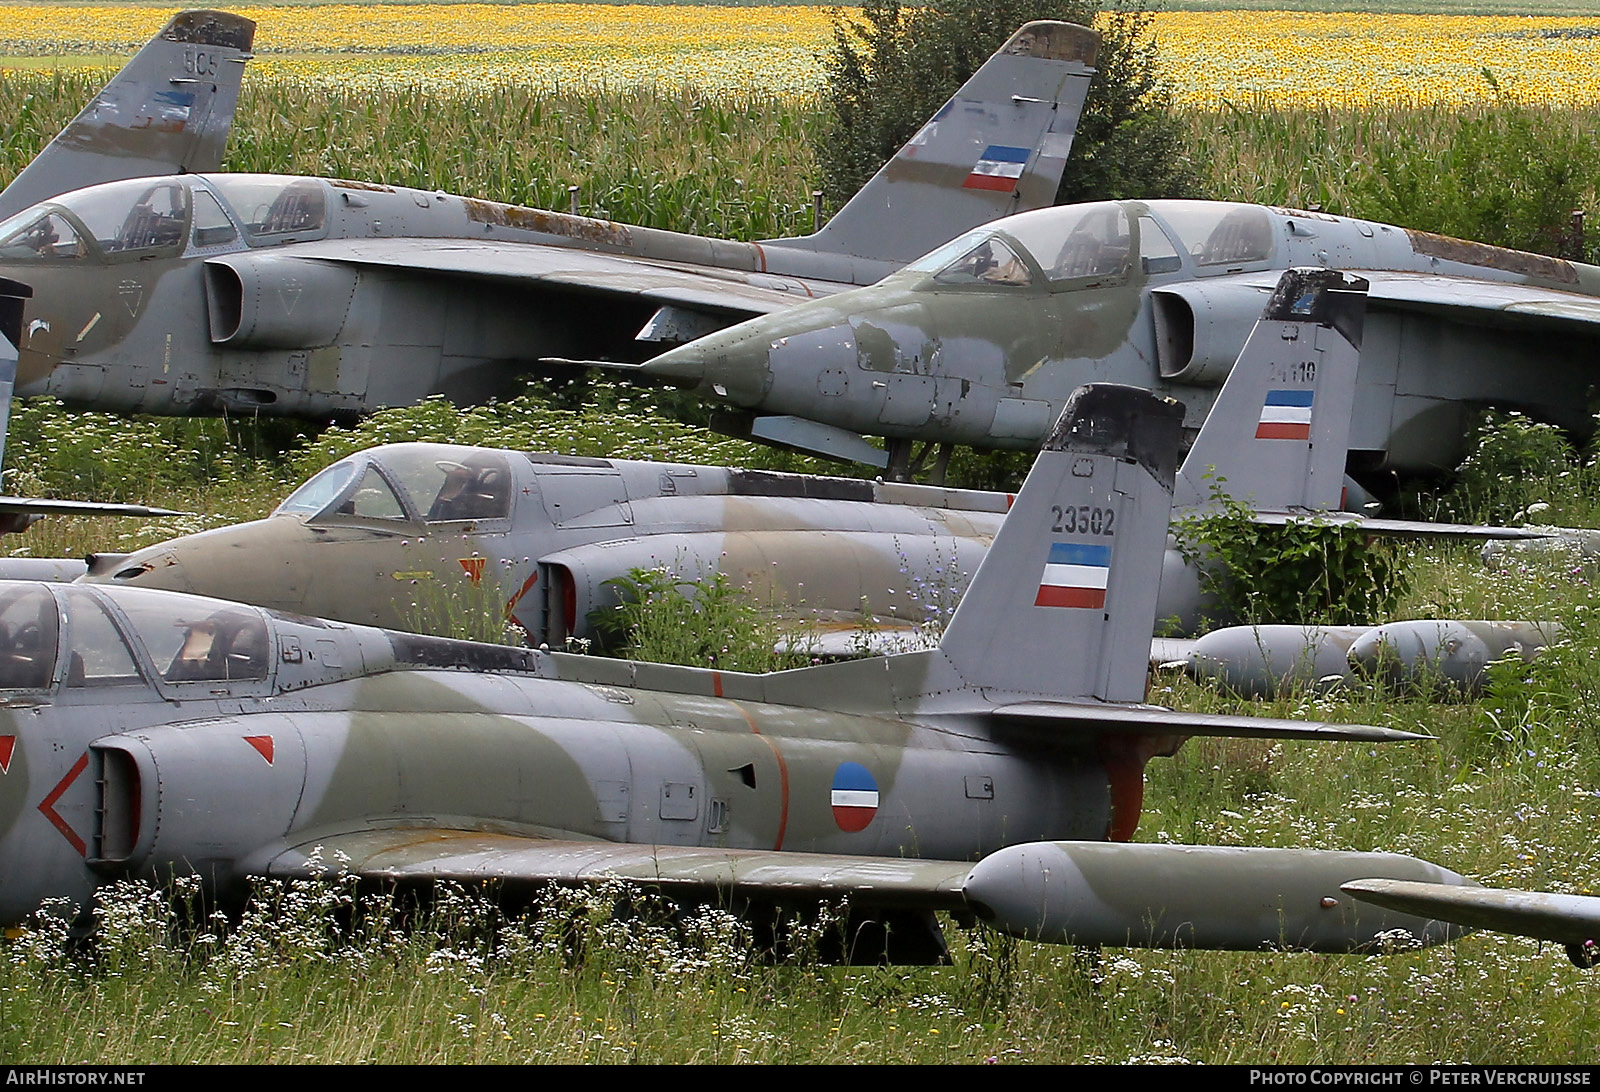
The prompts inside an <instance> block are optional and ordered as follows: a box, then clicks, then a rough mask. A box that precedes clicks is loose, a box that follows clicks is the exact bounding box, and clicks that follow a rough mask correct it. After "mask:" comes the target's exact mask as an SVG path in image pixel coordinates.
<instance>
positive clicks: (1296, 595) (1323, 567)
mask: <svg viewBox="0 0 1600 1092" xmlns="http://www.w3.org/2000/svg"><path fill="white" fill-rule="evenodd" d="M1211 501H1212V506H1213V510H1212V511H1211V512H1210V513H1208V514H1206V515H1202V516H1190V517H1188V518H1186V519H1182V520H1179V521H1177V522H1176V523H1175V524H1174V534H1175V535H1176V537H1177V540H1178V546H1179V549H1180V550H1182V552H1183V554H1184V557H1185V558H1186V559H1187V560H1188V561H1189V562H1190V563H1191V564H1195V565H1198V566H1199V571H1200V589H1201V591H1202V592H1203V593H1205V594H1206V595H1207V596H1208V597H1210V598H1211V599H1212V600H1213V601H1214V602H1216V603H1217V604H1218V606H1219V610H1220V613H1221V615H1222V617H1221V618H1218V619H1216V621H1218V622H1227V623H1247V624H1251V625H1269V624H1275V623H1284V624H1293V625H1312V624H1318V625H1354V624H1357V623H1371V622H1376V621H1382V620H1385V619H1387V617H1388V616H1389V615H1391V614H1392V613H1393V612H1394V608H1395V606H1396V604H1397V603H1399V601H1400V599H1401V597H1402V596H1404V595H1405V593H1406V590H1407V580H1408V578H1407V574H1406V569H1405V567H1404V565H1403V563H1402V561H1401V559H1400V558H1399V557H1398V556H1397V555H1396V554H1395V552H1394V549H1393V548H1392V547H1391V546H1389V545H1388V544H1386V543H1381V542H1376V541H1373V540H1372V539H1370V538H1369V537H1368V536H1367V535H1365V534H1363V533H1362V532H1361V531H1359V530H1358V529H1356V528H1352V527H1345V526H1339V525H1336V524H1332V523H1327V522H1323V521H1319V520H1296V521H1294V522H1292V523H1288V524H1286V525H1284V526H1281V527H1272V526H1267V525H1264V524H1261V523H1257V522H1256V521H1255V519H1254V513H1253V512H1252V511H1251V510H1250V509H1249V508H1248V507H1246V506H1245V505H1243V504H1241V503H1239V502H1238V501H1236V500H1234V499H1233V498H1232V497H1230V496H1228V495H1227V494H1226V493H1225V492H1223V491H1222V486H1221V480H1220V479H1219V480H1218V481H1217V482H1215V483H1214V484H1213V486H1212V493H1211Z"/></svg>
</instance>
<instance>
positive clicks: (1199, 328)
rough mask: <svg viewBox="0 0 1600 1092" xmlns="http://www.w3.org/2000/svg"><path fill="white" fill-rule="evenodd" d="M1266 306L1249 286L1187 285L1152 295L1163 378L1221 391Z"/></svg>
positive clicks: (1154, 291)
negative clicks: (1241, 346) (1215, 388)
mask: <svg viewBox="0 0 1600 1092" xmlns="http://www.w3.org/2000/svg"><path fill="white" fill-rule="evenodd" d="M1266 302H1267V292H1266V291H1263V290H1262V289H1259V288H1256V287H1255V286H1253V285H1241V284H1207V283H1206V282H1205V281H1189V282H1185V283H1181V284H1172V285H1167V286H1166V287H1163V288H1155V289H1151V291H1150V304H1151V311H1152V314H1153V315H1154V318H1155V324H1156V361H1157V363H1158V365H1159V366H1160V369H1161V378H1163V379H1166V380H1170V381H1171V382H1174V383H1195V384H1199V385H1201V386H1206V387H1220V386H1221V385H1222V383H1223V381H1224V380H1225V379H1227V378H1228V373H1229V372H1230V371H1232V370H1233V362H1234V361H1235V360H1236V359H1238V356H1239V346H1240V345H1242V344H1244V339H1245V337H1246V336H1248V334H1249V333H1250V330H1251V329H1252V328H1253V327H1254V326H1255V324H1256V320H1257V319H1258V318H1260V317H1261V308H1262V307H1264V306H1265V305H1266Z"/></svg>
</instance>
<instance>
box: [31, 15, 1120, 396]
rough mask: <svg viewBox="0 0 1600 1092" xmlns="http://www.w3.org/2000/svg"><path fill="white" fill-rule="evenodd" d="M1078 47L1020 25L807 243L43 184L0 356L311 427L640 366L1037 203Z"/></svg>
mask: <svg viewBox="0 0 1600 1092" xmlns="http://www.w3.org/2000/svg"><path fill="white" fill-rule="evenodd" d="M1098 45H1099V35H1098V34H1096V33H1095V32H1094V31H1091V30H1087V29H1085V28H1082V27H1077V26H1073V25H1071V24H1067V23H1054V22H1037V23H1030V24H1028V25H1027V26H1025V27H1023V28H1022V29H1021V30H1019V31H1018V32H1017V33H1016V34H1014V35H1013V36H1012V37H1011V39H1010V40H1009V41H1008V42H1006V44H1005V45H1003V46H1002V47H1001V49H1000V50H999V51H998V52H997V53H996V54H995V55H994V56H993V57H992V58H990V60H989V61H987V62H986V63H985V64H984V65H983V66H982V68H980V69H979V71H978V72H977V73H975V74H974V75H973V77H972V79H971V80H969V81H968V83H967V84H966V85H965V86H964V87H963V88H962V89H961V90H960V91H958V92H957V94H956V95H955V97H953V98H952V99H951V100H950V101H949V102H948V103H946V104H945V106H944V107H943V108H942V109H941V110H940V111H939V112H938V114H936V115H935V117H934V118H933V119H931V120H930V121H929V122H928V123H927V124H926V125H925V126H924V127H923V128H922V129H921V130H920V131H919V132H918V134H917V135H916V136H915V137H913V138H912V140H911V141H910V142H909V143H908V144H907V145H906V146H905V147H904V148H902V149H901V150H900V152H898V153H897V154H896V156H895V157H894V158H893V159H892V160H890V162H889V163H888V164H886V165H885V166H884V167H883V168H882V169H881V170H880V171H879V172H878V174H877V175H876V176H874V178H873V179H872V180H871V181H869V182H868V184H867V185H866V186H865V187H863V188H862V190H861V191H860V192H859V193H858V194H857V195H856V196H855V197H854V198H853V199H852V200H851V201H850V202H849V203H847V204H846V206H845V207H844V208H843V209H841V210H840V212H839V214H838V215H837V216H836V217H835V218H834V219H833V220H832V221H831V222H830V223H829V224H827V225H826V226H825V227H823V228H822V229H821V230H820V231H818V232H817V233H815V234H813V235H810V236H806V237H804V238H797V239H778V240H769V241H767V242H763V243H747V242H735V241H731V240H724V239H711V238H704V237H701V236H695V235H686V234H680V233H677V232H671V231H662V230H657V229H653V228H647V227H636V226H631V225H627V224H618V223H612V222H610V221H607V220H597V219H592V218H589V217H583V216H577V215H569V214H565V213H559V212H550V211H545V210H542V209H530V208H520V207H516V206H511V205H504V204H499V203H496V202H492V201H482V200H477V199H475V198H471V197H461V196H457V195H453V194H447V193H442V192H426V191H422V190H412V189H405V188H402V187H396V186H387V185H382V184H378V183H372V182H360V181H341V180H331V179H319V178H296V177H289V176H278V175H246V174H211V173H203V172H202V173H198V174H195V173H191V174H184V175H180V176H176V177H165V178H160V179H152V180H148V181H146V182H143V183H140V182H123V183H120V184H113V185H109V186H104V187H97V188H90V189H87V190H79V191H75V192H72V193H65V194H57V195H53V196H54V199H53V200H52V201H48V202H46V203H44V204H42V205H39V206H37V207H35V208H30V209H26V210H24V211H23V212H21V213H19V214H18V215H17V217H16V218H15V219H14V220H11V221H7V222H6V223H4V224H0V276H3V277H5V278H9V279H10V280H13V281H16V282H20V283H21V284H22V285H25V286H26V287H27V288H28V289H30V290H31V298H28V299H26V300H25V301H22V302H20V303H19V304H18V303H14V306H13V310H19V309H20V312H21V316H22V318H21V322H20V324H19V325H18V326H17V327H16V328H14V329H5V330H4V331H3V332H5V333H7V334H8V335H10V336H12V340H13V341H14V342H16V344H17V345H18V346H19V348H20V350H21V354H22V360H21V370H20V375H19V379H18V384H17V389H18V392H19V393H21V394H25V395H34V394H48V395H54V396H56V397H58V398H61V399H63V400H65V401H67V402H69V403H71V404H73V405H80V406H86V407H91V408H96V409H111V410H127V411H142V412H150V413H198V412H215V411H217V410H219V409H224V408H226V409H231V410H248V411H252V412H255V411H259V412H265V413H281V414H294V415H300V416H307V417H323V418H326V417H327V416H328V415H330V414H356V413H361V412H366V411H370V410H372V409H376V408H378V407H380V406H387V405H405V404H409V403H412V402H415V401H417V400H419V399H421V398H423V397H425V396H427V395H429V394H435V393H443V394H446V395H448V396H449V397H450V398H451V399H453V400H454V401H456V402H457V403H467V402H472V401H478V400H483V399H486V398H489V397H491V396H494V395H501V394H506V393H509V392H511V391H513V390H515V389H516V386H517V381H518V380H519V378H520V377H522V376H524V375H526V374H527V372H528V371H529V370H530V369H532V368H533V367H535V366H536V365H537V363H538V361H540V360H541V359H543V358H548V357H559V356H563V355H583V356H593V355H607V354H611V353H616V352H620V353H624V354H627V356H626V358H627V359H642V358H643V357H645V356H648V355H651V354H652V353H654V352H656V351H659V349H660V348H661V346H662V345H664V344H673V343H676V342H679V341H684V340H687V339H689V338H691V337H695V336H698V335H700V334H702V333H706V332H708V331H710V330H714V329H717V328H719V327H721V326H724V325H727V324H728V323H730V322H734V321H738V320H739V319H743V318H747V317H749V316H751V315H756V314H765V313H767V312H770V311H772V310H775V309H781V308H784V307H788V306H791V305H793V304H794V303H796V302H797V301H800V300H805V299H810V298H812V297H814V296H817V295H820V294H826V293H830V292H836V291H839V290H840V289H842V288H848V287H852V286H856V285H863V284H870V283H872V282H874V281H876V280H877V279H879V278H880V277H882V276H884V275H885V274H886V273H889V272H892V271H893V270H895V269H898V268H899V267H900V266H901V265H902V264H904V263H905V262H906V261H909V260H910V259H912V258H914V257H915V256H916V255H917V254H919V253H921V252H922V251H924V250H926V249H927V248H928V247H930V246H933V245H936V244H937V243H939V242H942V241H944V240H945V239H948V238H949V237H950V236H951V235H952V234H955V233H958V232H961V231H964V230H966V229H967V228H969V227H971V226H972V225H974V224H978V223H983V222H986V221H988V220H992V219H995V218H996V217H1000V216H1005V215H1008V214H1010V213H1013V212H1017V211H1020V210H1022V209H1028V208H1038V207H1041V206H1044V205H1047V204H1049V203H1050V201H1051V200H1053V198H1054V194H1055V191H1056V186H1057V183H1058V182H1059V180H1060V177H1061V172H1062V169H1063V166H1064V164H1065V162H1066V157H1067V154H1068V152H1069V150H1070V148H1071V142H1072V136H1073V133H1074V131H1075V129H1076V127H1077V121H1078V113H1079V110H1080V108H1081V105H1082V101H1083V96H1084V93H1085V92H1086V90H1087V87H1088V82H1089V78H1090V76H1091V75H1092V74H1093V72H1094V62H1095V56H1096V52H1097V50H1098ZM111 152H112V149H109V148H108V149H107V153H108V154H111ZM996 172H999V173H996ZM41 239H47V240H48V243H47V244H41V243H40V240H41Z"/></svg>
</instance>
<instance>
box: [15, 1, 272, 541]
mask: <svg viewBox="0 0 1600 1092" xmlns="http://www.w3.org/2000/svg"><path fill="white" fill-rule="evenodd" d="M254 34H255V24H254V23H253V22H251V21H250V20H248V19H245V18H242V17H240V16H237V15H231V14H229V13H227V12H219V11H185V12H179V13H178V14H177V15H174V16H173V17H172V18H171V19H170V20H168V22H167V25H166V26H165V27H163V28H162V29H161V31H160V32H159V33H157V34H156V36H155V37H154V38H152V39H151V40H150V41H149V42H148V43H147V44H146V45H145V46H144V48H143V49H141V50H140V51H139V52H138V53H137V54H136V55H135V56H134V57H133V59H132V60H130V61H129V62H128V63H127V64H126V65H124V66H123V68H122V70H121V71H120V72H118V73H117V75H116V76H115V77H113V78H112V80H111V82H110V83H108V84H106V86H105V88H104V89H102V90H101V92H100V93H99V94H98V95H96V96H95V97H94V100H93V101H92V102H90V103H89V105H88V106H86V107H85V108H84V109H83V111H82V112H81V113H79V114H78V116H77V117H76V118H74V119H73V120H72V121H71V122H70V123H69V124H68V125H67V127H66V128H65V129H63V130H62V131H61V132H60V133H59V134H58V135H57V136H56V137H55V139H54V140H52V141H51V142H50V143H49V144H48V145H47V146H46V147H45V149H44V150H43V151H42V152H40V153H39V154H38V155H37V156H35V157H34V159H33V161H32V162H31V163H29V164H28V166H27V167H25V168H24V169H23V171H22V173H21V174H19V175H17V177H16V178H14V179H13V180H12V182H11V184H10V185H9V186H7V187H6V188H5V190H4V192H0V216H11V215H12V214H14V213H16V212H18V211H20V210H22V209H25V208H28V207H29V206H31V205H33V204H35V203H37V202H39V201H42V200H45V199H47V198H50V197H54V196H56V195H58V194H60V193H62V192H64V191H66V190H69V189H75V188H78V187H81V186H85V185H88V184H91V183H95V182H113V181H119V180H123V179H132V178H142V177H146V176H149V175H153V174H161V175H165V174H173V173H176V172H183V171H213V170H216V169H217V167H219V166H220V165H221V163H222V150H223V146H224V145H225V144H226V143H227V138H228V130H229V129H230V128H231V127H232V124H233V114H234V108H235V107H236V106H237V104H238V100H239V85H240V81H241V75H242V73H243V71H244V62H245V61H246V60H247V59H248V58H249V56H250V53H249V51H250V44H251V41H252V38H253V36H254ZM135 184H136V185H137V184H139V183H135ZM59 226H61V222H60V221H59V220H58V219H52V218H48V217H47V218H45V219H43V220H41V221H39V222H38V223H37V224H36V225H35V235H34V236H33V237H31V239H30V242H31V244H32V245H34V246H36V247H40V248H48V247H50V246H53V245H56V241H58V240H59V237H58V236H56V235H54V234H53V233H54V232H55V231H56V229H57V228H58V227H59ZM31 292H32V290H31V289H30V288H29V287H28V286H27V285H25V284H21V283H17V282H7V281H0V330H4V331H6V333H4V334H0V461H3V459H4V454H5V441H6V433H7V430H8V427H9V424H10V418H11V395H12V390H13V387H14V385H15V383H16V378H17V364H18V354H17V350H16V348H15V345H16V343H17V342H18V341H20V339H21V336H22V330H23V318H24V315H23V312H24V310H25V307H26V301H27V299H28V297H29V296H30V295H31ZM35 321H37V320H35ZM36 332H38V330H37V329H34V330H31V331H30V333H36ZM177 514H178V513H176V512H171V511H168V510H166V509H163V508H151V507H148V506H146V505H139V504H102V503H96V502H90V501H73V500H46V499H43V498H36V497H9V496H0V534H8V533H12V532H17V531H23V530H26V529H27V527H28V525H29V524H31V523H33V522H34V521H36V520H38V519H40V518H41V517H43V516H47V515H79V516H82V515H106V516H156V515H168V516H170V515H177ZM48 564H49V563H47V567H48ZM12 569H13V571H16V569H17V566H15V565H13V566H12Z"/></svg>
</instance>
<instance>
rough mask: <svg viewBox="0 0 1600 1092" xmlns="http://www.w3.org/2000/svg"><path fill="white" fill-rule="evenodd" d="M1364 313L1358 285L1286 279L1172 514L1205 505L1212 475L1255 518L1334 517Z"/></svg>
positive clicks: (1226, 387) (1192, 455)
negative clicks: (1285, 512) (1288, 514)
mask: <svg viewBox="0 0 1600 1092" xmlns="http://www.w3.org/2000/svg"><path fill="white" fill-rule="evenodd" d="M1366 308H1367V282H1366V281H1365V280H1363V279H1362V278H1360V277H1354V276H1350V275H1348V274H1345V273H1341V272H1339V271H1338V270H1333V269H1290V270H1287V271H1285V272H1284V274H1283V277H1282V279H1281V280H1279V281H1278V287H1277V288H1276V289H1275V290H1274V291H1273V293H1272V298H1271V300H1270V301H1268V303H1267V306H1266V309H1265V311H1263V313H1262V315H1261V319H1260V321H1258V322H1257V323H1256V325H1255V329H1254V330H1252V331H1251V333H1250V337H1249V338H1248V339H1247V340H1246V341H1245V343H1244V348H1243V349H1242V350H1240V352H1239V359H1238V361H1237V362H1236V363H1235V364H1234V366H1233V370H1232V371H1231V372H1230V373H1229V374H1228V379H1227V382H1225V383H1224V384H1223V385H1222V392H1221V393H1220V394H1219V395H1218V396H1217V401H1216V404H1215V405H1214V406H1212V408H1211V414H1210V416H1208V417H1207V418H1206V422H1205V424H1204V425H1203V426H1202V427H1201V429H1200V435H1199V436H1198V437H1196V438H1195V442H1194V446H1193V447H1191V448H1190V449H1189V454H1188V457H1187V458H1186V459H1185V460H1184V463H1183V468H1182V470H1181V471H1179V474H1178V483H1177V488H1176V490H1175V492H1174V494H1173V501H1172V503H1173V506H1174V507H1175V508H1205V507H1208V506H1209V505H1210V500H1211V486H1212V483H1211V482H1210V481H1207V480H1206V475H1207V474H1208V472H1210V471H1211V470H1212V469H1217V470H1220V471H1222V477H1223V478H1225V479H1226V480H1225V482H1224V483H1223V488H1224V489H1225V490H1226V491H1227V493H1228V495H1229V496H1231V497H1233V498H1234V499H1235V500H1238V501H1241V502H1244V503H1247V504H1249V505H1250V506H1251V507H1253V508H1258V509H1301V508H1303V509H1311V510H1315V511H1326V510H1330V509H1337V508H1339V507H1340V494H1341V492H1342V490H1343V488H1344V464H1345V456H1346V454H1347V453H1348V451H1349V446H1350V415H1351V414H1352V413H1353V412H1354V409H1355V393H1356V370H1357V367H1358V366H1359V365H1360V363H1361V329H1362V324H1363V322H1364V319H1365V317H1366Z"/></svg>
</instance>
